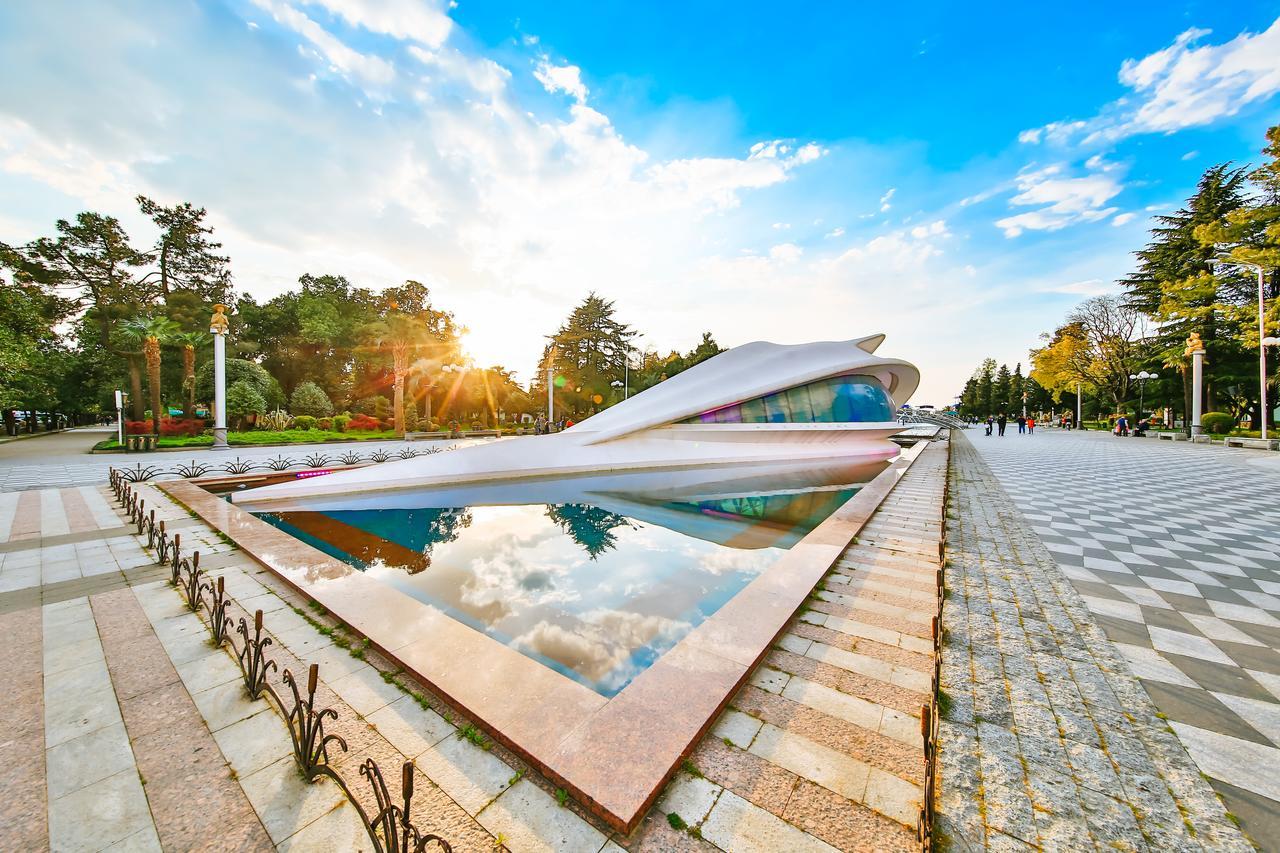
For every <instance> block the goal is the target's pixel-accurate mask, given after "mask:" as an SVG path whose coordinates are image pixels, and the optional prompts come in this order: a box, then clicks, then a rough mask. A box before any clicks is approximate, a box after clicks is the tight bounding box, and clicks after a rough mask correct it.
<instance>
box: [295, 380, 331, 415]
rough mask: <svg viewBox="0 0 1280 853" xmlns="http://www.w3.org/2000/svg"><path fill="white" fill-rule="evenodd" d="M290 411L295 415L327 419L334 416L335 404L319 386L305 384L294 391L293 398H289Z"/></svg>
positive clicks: (309, 383)
mask: <svg viewBox="0 0 1280 853" xmlns="http://www.w3.org/2000/svg"><path fill="white" fill-rule="evenodd" d="M289 411H291V412H293V413H294V414H295V415H310V416H311V417H313V418H327V417H329V416H330V415H332V414H333V403H332V402H331V401H330V400H329V395H328V394H326V393H324V391H323V390H321V388H320V386H319V385H317V384H316V383H314V382H303V383H301V384H299V385H298V387H297V388H294V389H293V396H292V397H290V398H289Z"/></svg>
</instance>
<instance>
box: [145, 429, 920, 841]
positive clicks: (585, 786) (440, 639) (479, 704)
mask: <svg viewBox="0 0 1280 853" xmlns="http://www.w3.org/2000/svg"><path fill="white" fill-rule="evenodd" d="M929 443H930V442H929V441H928V440H922V441H919V442H917V443H916V444H915V445H913V446H912V447H910V448H906V449H904V450H903V451H902V453H901V454H900V455H899V457H898V458H897V459H896V460H894V461H893V462H891V463H890V464H889V467H888V468H887V469H886V470H884V471H883V472H881V473H880V474H879V475H878V476H877V477H876V478H875V479H874V480H872V481H871V483H869V484H868V485H867V486H865V487H864V488H862V489H861V490H860V491H859V492H858V493H857V494H856V495H854V496H853V497H852V498H850V499H849V500H848V501H847V502H845V503H844V504H843V505H842V506H841V507H840V508H839V509H837V510H836V511H835V512H834V513H832V514H831V516H829V517H828V518H827V519H826V520H825V521H823V522H822V523H821V524H819V525H818V526H817V527H815V528H814V529H813V530H812V531H811V532H810V533H809V534H808V535H807V536H805V537H804V538H803V539H802V540H801V541H800V542H798V543H797V544H796V545H794V546H793V547H792V548H791V549H790V550H789V551H787V552H786V553H785V554H783V555H782V556H781V557H780V558H779V559H778V560H777V561H776V562H775V563H774V564H773V565H772V566H770V567H769V568H768V569H766V570H765V571H764V573H762V574H761V575H760V576H759V577H757V578H756V579H755V580H753V581H752V582H751V583H749V584H748V585H747V586H746V587H744V588H743V589H742V590H741V591H739V592H738V594H737V595H735V596H734V597H733V598H731V599H730V600H729V601H728V602H727V603H726V604H725V605H724V606H723V607H721V608H720V610H718V611H717V612H716V613H715V614H714V615H712V616H711V617H710V618H709V619H707V620H706V621H705V622H703V623H702V624H701V625H699V626H698V627H697V628H695V629H693V630H692V631H690V632H689V634H687V635H686V636H685V637H684V638H683V639H682V640H681V641H680V642H679V643H677V644H676V645H675V646H674V647H673V648H672V649H671V650H670V651H668V652H667V653H666V654H664V655H662V657H660V658H659V659H658V660H657V661H655V662H654V664H653V665H652V666H650V667H649V668H648V669H646V670H645V671H644V672H642V673H641V674H640V675H638V676H637V677H636V678H635V679H634V680H633V681H632V682H631V683H630V684H628V685H627V686H626V687H625V688H624V689H623V690H622V691H621V692H619V693H618V694H617V695H616V696H614V697H613V698H611V699H606V698H605V697H603V696H600V695H599V694H597V693H595V692H594V691H592V690H590V689H589V688H587V687H585V686H583V685H582V684H579V683H578V682H576V681H573V680H572V679H570V678H567V677H566V676H564V675H561V674H560V673H558V672H555V671H554V670H551V669H549V668H547V667H546V666H543V665H542V664H540V663H538V662H537V661H535V660H532V659H531V658H527V657H525V656H524V655H523V654H521V653H520V652H517V651H515V650H513V649H511V648H508V647H507V646H505V645H503V644H502V643H499V642H498V641H496V640H494V639H492V638H491V637H488V636H486V635H485V634H483V633H482V632H480V631H477V630H475V629H473V628H471V627H469V626H467V625H464V624H463V623H461V622H458V621H456V620H454V619H453V618H452V617H450V616H448V615H447V614H445V613H444V612H443V611H441V610H438V609H436V608H433V607H430V606H427V605H424V604H422V603H421V602H419V601H417V600H415V599H413V598H411V597H410V596H408V595H406V594H404V593H402V592H400V591H398V590H396V589H393V588H391V587H389V586H386V585H385V584H382V583H380V582H378V581H376V580H373V579H372V578H368V577H366V576H365V575H363V574H361V573H360V572H358V571H356V570H354V569H352V568H351V567H350V566H348V565H347V564H346V563H343V562H341V561H339V560H337V559H334V558H332V557H330V556H328V555H326V554H324V553H323V552H321V551H319V550H317V549H315V548H313V547H311V546H310V545H307V544H305V543H303V542H301V541H299V540H297V539H295V538H293V537H292V536H290V535H289V534H287V533H284V532H283V531H281V530H279V529H277V528H275V527H273V526H271V525H269V524H267V523H266V522H264V521H261V520H259V519H257V518H254V517H253V516H252V515H250V514H249V513H248V512H246V511H245V510H243V509H241V508H239V507H237V506H235V505H233V504H231V503H230V502H228V501H226V500H223V499H222V498H220V497H218V496H216V495H214V494H212V493H210V492H208V491H206V490H205V488H203V486H202V485H201V484H202V483H204V484H206V485H207V484H209V483H210V482H211V481H210V480H204V481H201V480H171V481H164V482H159V483H156V484H155V485H156V486H157V487H158V488H159V489H160V490H161V491H163V492H164V493H165V494H166V495H168V496H169V497H170V498H172V499H173V500H175V501H176V502H178V503H179V504H181V505H183V506H185V507H186V508H187V509H189V510H190V511H192V512H194V513H195V514H196V515H197V516H199V517H200V518H201V519H202V520H204V521H205V522H206V523H207V524H209V525H210V526H211V527H213V528H214V529H215V530H218V531H220V532H221V533H223V534H224V535H226V536H228V537H229V538H231V539H232V540H233V541H234V542H235V543H236V545H237V546H239V548H240V549H241V550H242V551H244V552H245V553H246V554H248V555H249V556H250V557H252V558H253V559H254V560H255V561H257V562H258V563H260V564H261V565H263V566H265V567H266V568H268V569H270V570H271V571H272V572H273V573H275V574H276V575H277V576H279V577H280V578H281V579H282V580H284V581H285V582H286V583H288V584H289V585H290V586H292V587H293V588H294V589H296V590H297V591H298V592H300V593H301V594H303V595H305V596H307V597H308V598H310V599H312V600H314V601H316V602H317V603H318V604H320V605H321V606H323V607H324V608H325V609H326V610H328V611H329V612H330V613H331V614H332V615H333V616H334V617H335V618H337V619H340V620H342V621H343V622H345V623H346V624H348V625H350V626H351V627H352V628H353V629H354V630H355V631H356V632H357V633H359V634H361V635H363V636H364V637H366V638H368V639H369V641H370V643H371V645H373V646H374V647H375V648H376V649H377V650H378V651H379V652H380V653H381V654H383V655H384V656H385V657H387V658H388V659H389V660H391V661H393V662H395V663H396V664H397V665H398V666H400V667H403V668H404V669H405V670H407V671H408V672H409V673H411V674H412V675H413V676H414V677H416V678H417V679H419V680H420V681H422V683H423V684H424V685H425V686H426V687H427V688H429V689H430V690H432V691H434V692H435V693H437V694H438V695H439V696H440V697H441V698H442V699H443V700H445V701H447V702H449V703H450V704H452V705H454V706H456V707H457V708H459V709H460V710H461V711H463V712H464V713H465V714H467V715H468V716H470V717H472V718H473V719H475V720H476V722H477V723H478V724H479V725H481V726H482V727H483V728H484V729H485V730H486V731H487V732H488V733H489V734H490V735H492V736H493V737H494V738H495V739H496V740H497V741H498V742H500V743H502V744H503V745H505V746H506V747H508V748H509V749H511V750H513V751H514V752H516V753H517V754H519V755H520V756H521V757H522V758H524V759H525V760H527V761H528V762H529V763H530V764H531V765H533V766H534V767H535V768H537V769H538V770H539V771H540V772H541V773H543V774H544V775H546V776H547V777H549V778H550V779H552V780H553V781H555V782H556V783H557V784H559V785H561V786H563V787H564V788H566V789H567V790H568V791H569V792H570V793H572V794H573V795H574V796H575V798H576V799H578V800H579V801H580V802H582V803H583V804H584V805H586V806H587V807H588V808H590V809H591V811H592V812H593V813H594V814H596V815H597V816H598V817H600V818H601V819H602V820H604V821H605V822H606V823H608V824H609V825H610V826H612V827H613V828H615V829H617V830H619V831H622V832H624V833H630V832H631V831H632V830H633V829H634V828H635V827H636V825H637V824H638V823H639V822H640V820H641V819H642V818H643V817H644V815H645V813H646V811H648V809H649V807H650V805H652V803H653V801H654V800H655V799H656V797H657V796H658V794H659V793H660V792H661V790H662V788H663V787H664V785H665V784H666V782H667V780H668V779H669V778H670V777H671V775H672V773H674V772H675V771H676V769H677V768H678V766H679V764H680V762H681V761H682V760H683V759H684V758H685V757H686V756H687V755H688V754H689V752H690V751H691V750H692V749H693V747H694V746H695V745H696V744H697V742H698V740H699V739H700V738H701V737H702V735H703V734H704V733H705V732H706V730H707V729H708V728H709V727H710V726H711V724H712V723H713V722H714V720H715V718H716V717H717V715H718V714H719V713H720V711H721V710H723V708H724V706H725V705H726V704H727V703H728V702H729V700H730V698H731V697H732V696H733V695H734V694H735V693H736V692H737V691H738V689H739V688H740V687H741V685H742V684H743V683H744V682H745V681H746V680H747V678H748V677H749V676H750V674H751V672H752V671H753V670H754V669H755V667H756V665H757V664H758V663H759V662H760V660H761V659H762V658H763V657H764V656H765V655H766V654H767V653H768V652H769V649H770V648H771V646H772V645H773V642H774V640H775V639H776V638H777V637H778V636H779V635H780V634H781V633H782V632H783V631H784V630H785V628H786V626H787V625H788V623H789V622H790V621H791V619H792V617H793V616H794V615H795V613H796V611H797V610H798V609H799V608H800V606H801V605H802V604H803V603H804V601H805V600H806V599H807V598H808V597H809V594H810V593H811V592H812V590H813V588H814V586H815V585H816V584H817V583H818V582H819V581H820V580H821V579H822V578H823V576H825V575H826V573H827V572H828V571H829V570H830V568H831V566H832V565H833V564H834V563H835V561H836V560H837V559H838V558H839V556H840V555H841V553H843V551H844V550H845V548H846V547H848V545H849V543H850V542H851V541H852V540H853V538H854V537H855V536H857V535H858V533H859V532H860V531H861V529H862V527H863V525H864V524H865V523H866V522H867V520H868V519H869V518H870V517H871V516H872V515H873V514H874V513H875V511H876V510H877V509H878V508H879V506H880V504H881V502H882V501H883V500H884V498H885V497H886V496H887V495H888V494H889V493H890V492H891V491H892V490H893V488H894V486H895V485H897V483H898V481H899V480H900V479H901V478H902V476H903V475H904V474H906V472H907V470H908V469H909V468H910V467H911V465H912V464H913V463H914V462H915V460H916V459H918V458H919V457H920V455H921V453H923V452H924V449H925V448H926V447H928V445H929ZM218 479H219V480H223V481H225V479H226V478H218Z"/></svg>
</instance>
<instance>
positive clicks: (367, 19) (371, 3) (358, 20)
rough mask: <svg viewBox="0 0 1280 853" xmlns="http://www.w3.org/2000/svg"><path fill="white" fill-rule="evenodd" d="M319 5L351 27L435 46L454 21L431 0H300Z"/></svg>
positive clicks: (447, 35) (441, 41)
mask: <svg viewBox="0 0 1280 853" xmlns="http://www.w3.org/2000/svg"><path fill="white" fill-rule="evenodd" d="M303 2H304V3H307V4H308V5H312V6H322V7H323V8H325V9H326V10H328V11H329V12H332V13H333V14H335V15H337V16H339V17H341V18H342V19H343V20H344V21H346V22H347V23H348V24H350V25H351V26H353V27H361V28H363V29H365V30H368V31H369V32H371V33H382V34H384V35H389V36H391V37H393V38H396V39H400V40H402V41H415V42H418V43H419V44H421V45H425V46H426V47H428V48H431V49H433V50H434V49H436V48H438V47H440V46H441V45H443V44H444V42H445V39H447V38H448V37H449V33H450V32H451V31H452V29H453V20H452V19H451V18H450V17H449V16H448V14H447V13H446V12H445V11H444V10H443V9H441V8H440V7H439V6H438V5H437V4H435V3H434V2H431V0H303Z"/></svg>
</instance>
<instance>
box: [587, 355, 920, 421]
mask: <svg viewBox="0 0 1280 853" xmlns="http://www.w3.org/2000/svg"><path fill="white" fill-rule="evenodd" d="M882 341H884V335H869V336H867V337H865V338H855V339H853V340H850V341H819V342H816V343H808V344H790V345H788V344H772V343H768V342H766V341H756V342H754V343H749V344H743V345H742V346H739V347H734V348H733V349H731V350H728V351H726V352H723V353H721V354H720V355H717V356H714V357H712V358H709V359H707V360H706V361H704V362H702V363H700V364H696V365H694V366H693V367H691V368H689V369H688V370H686V371H684V372H682V373H678V374H676V375H675V376H673V377H671V378H670V379H668V380H666V381H665V382H661V383H659V384H658V385H655V386H653V387H652V388H649V389H647V390H645V391H644V392H643V393H641V394H637V395H635V396H634V397H632V398H631V399H629V400H625V401H623V402H621V403H618V404H617V405H615V406H611V407H610V408H608V409H606V410H605V411H603V412H601V413H600V414H598V415H592V416H591V417H590V418H588V419H586V420H585V421H582V422H581V423H579V424H575V425H574V426H573V427H572V428H571V429H570V430H569V432H570V433H591V435H589V436H588V435H582V436H581V438H582V440H583V443H584V444H599V443H600V442H604V441H612V440H613V439H616V438H621V437H623V436H625V435H629V434H631V433H634V432H638V431H639V430H644V429H650V428H652V427H656V426H662V425H663V424H669V423H674V422H676V421H681V420H684V419H685V418H690V417H693V416H694V415H697V414H700V413H701V412H705V411H709V410H711V409H718V408H720V407H721V406H728V405H732V404H733V403H741V402H743V401H745V400H751V399H754V398H756V397H762V396H764V395H766V394H772V393H774V392H776V391H781V390H784V389H786V388H794V387H796V386H797V385H804V384H805V383H807V382H814V381H816V380H819V379H825V378H827V377H829V376H839V375H841V374H847V373H864V374H868V375H870V376H874V377H876V378H877V379H879V380H880V381H881V382H882V383H883V384H884V387H885V388H886V389H887V390H888V392H889V396H890V397H892V398H893V401H894V405H895V406H898V405H901V404H902V403H904V402H905V401H906V400H907V399H908V398H909V397H910V396H911V395H912V394H913V393H914V392H915V390H916V386H917V385H919V384H920V372H919V371H918V370H916V368H915V367H914V366H913V365H911V364H908V363H907V362H905V361H900V360H897V359H886V358H880V357H878V356H876V355H875V350H876V348H877V347H878V346H880V344H881V342H882Z"/></svg>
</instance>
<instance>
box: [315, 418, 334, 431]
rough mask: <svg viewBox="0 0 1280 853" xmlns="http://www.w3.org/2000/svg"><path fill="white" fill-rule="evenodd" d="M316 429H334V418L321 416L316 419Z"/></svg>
mask: <svg viewBox="0 0 1280 853" xmlns="http://www.w3.org/2000/svg"><path fill="white" fill-rule="evenodd" d="M316 429H323V430H330V429H333V418H321V419H320V420H318V421H316Z"/></svg>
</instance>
